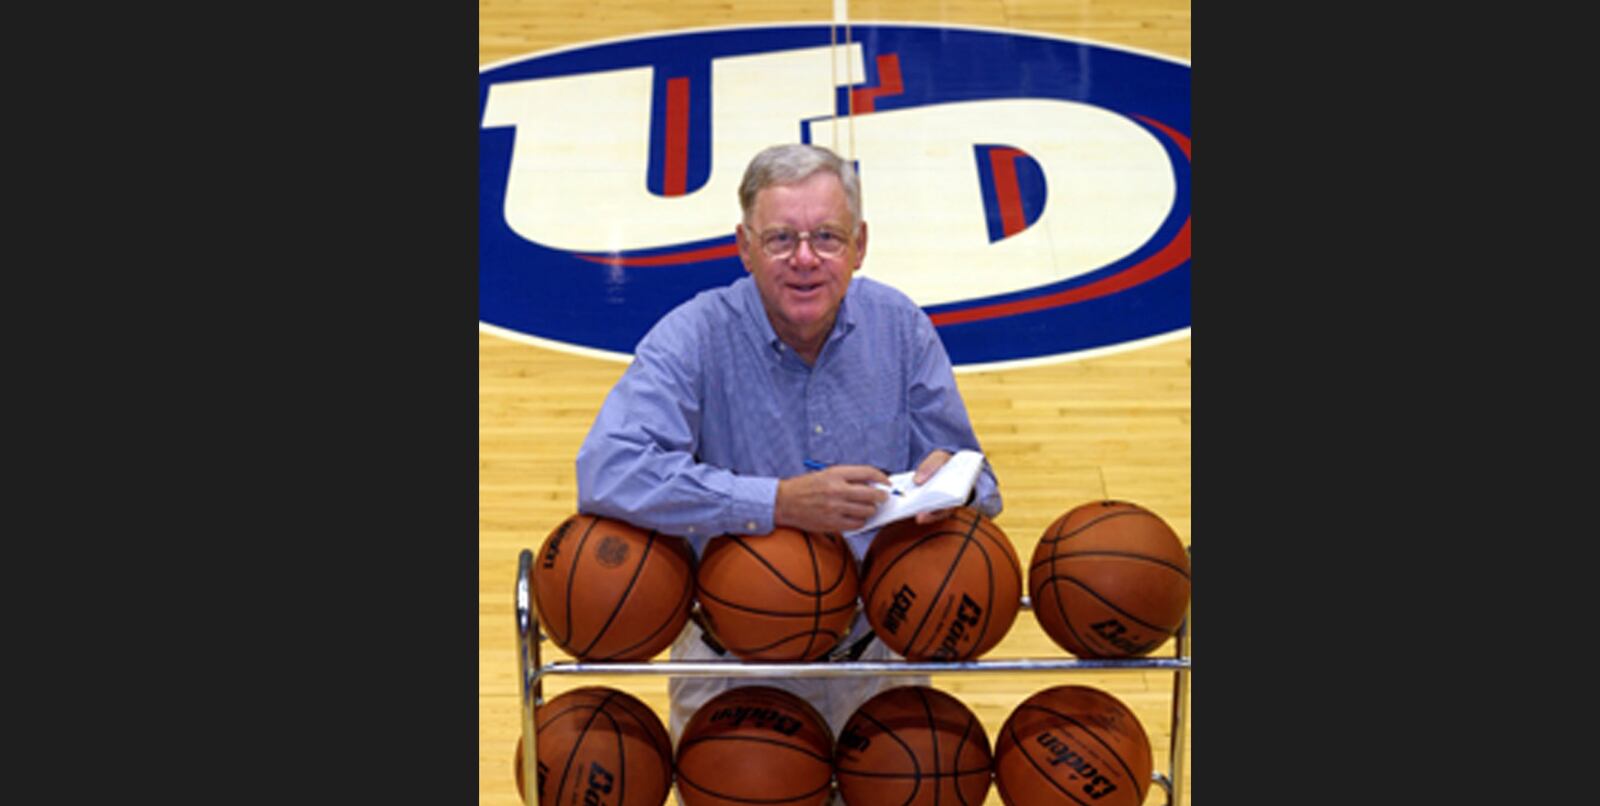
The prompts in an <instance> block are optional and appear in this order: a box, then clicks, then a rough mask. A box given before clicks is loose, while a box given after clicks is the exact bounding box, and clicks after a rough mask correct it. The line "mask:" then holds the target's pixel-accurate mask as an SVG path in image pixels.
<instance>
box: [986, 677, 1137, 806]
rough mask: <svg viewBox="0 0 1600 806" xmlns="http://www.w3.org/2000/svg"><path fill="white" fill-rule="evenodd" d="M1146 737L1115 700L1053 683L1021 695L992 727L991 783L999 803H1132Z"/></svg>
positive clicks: (1032, 805)
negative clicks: (995, 730) (995, 732)
mask: <svg viewBox="0 0 1600 806" xmlns="http://www.w3.org/2000/svg"><path fill="white" fill-rule="evenodd" d="M1153 766H1154V762H1153V760H1152V758H1151V755H1150V738H1149V737H1148V736H1147V735H1145V732H1144V726H1143V725H1140V724H1139V720H1138V719H1137V718H1136V717H1135V716H1134V715H1133V712H1132V711H1130V710H1128V707H1127V706H1126V705H1123V704H1122V701H1121V700H1118V699H1117V698H1115V697H1113V696H1111V695H1110V694H1107V693H1105V692H1104V691H1101V690H1099V689H1096V688H1090V687H1088V686H1056V687H1054V688H1048V689H1045V690H1044V691H1040V692H1038V693H1036V694H1034V695H1033V696H1031V697H1029V698H1027V699H1026V700H1023V701H1022V704H1020V705H1018V706H1017V707H1016V709H1015V710H1013V711H1012V712H1011V714H1010V716H1008V717H1006V721H1005V723H1004V724H1003V725H1001V726H1000V735H999V736H998V737H996V739H995V746H994V785H995V789H997V790H998V791H999V792H1000V799H1001V800H1003V801H1005V803H1006V806H1036V804H1058V803H1094V804H1096V806H1140V804H1142V803H1144V797H1145V793H1146V792H1147V791H1148V790H1149V788H1150V770H1151V768H1152V767H1153Z"/></svg>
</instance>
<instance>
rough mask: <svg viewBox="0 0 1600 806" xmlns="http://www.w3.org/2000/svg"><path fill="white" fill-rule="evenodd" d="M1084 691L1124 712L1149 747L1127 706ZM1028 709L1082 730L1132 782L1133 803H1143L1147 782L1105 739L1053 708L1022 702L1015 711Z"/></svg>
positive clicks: (1148, 738)
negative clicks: (1134, 798) (1134, 771)
mask: <svg viewBox="0 0 1600 806" xmlns="http://www.w3.org/2000/svg"><path fill="white" fill-rule="evenodd" d="M1086 690H1087V691H1091V692H1093V693H1094V696H1097V697H1099V698H1100V699H1101V700H1103V701H1104V702H1106V703H1107V704H1109V705H1114V706H1118V710H1121V711H1123V712H1125V713H1124V715H1125V716H1127V717H1128V719H1129V720H1130V721H1131V722H1132V724H1133V725H1134V726H1135V727H1136V728H1137V730H1138V731H1139V736H1140V738H1142V739H1143V740H1144V746H1145V747H1149V746H1150V735H1149V734H1147V733H1145V732H1144V726H1143V725H1141V724H1139V719H1138V717H1136V716H1134V715H1133V712H1132V711H1129V710H1128V708H1127V706H1125V705H1122V703H1120V702H1117V701H1116V700H1113V699H1111V698H1110V697H1109V696H1108V695H1105V694H1103V693H1101V692H1099V691H1097V690H1095V689H1086ZM1030 709H1031V710H1034V711H1043V712H1044V713H1047V714H1049V715H1051V716H1055V717H1060V718H1061V719H1065V720H1067V721H1068V722H1071V723H1072V724H1074V725H1076V726H1078V729H1079V730H1082V731H1083V734H1084V735H1085V736H1088V737H1089V738H1091V739H1093V740H1094V741H1095V742H1096V743H1098V744H1099V745H1100V746H1101V747H1102V748H1104V749H1105V751H1106V752H1107V753H1110V754H1111V757H1112V758H1115V759H1116V760H1117V764H1119V765H1121V766H1122V771H1123V773H1124V774H1126V775H1127V776H1128V780H1130V781H1132V782H1133V790H1134V794H1135V795H1137V796H1138V800H1136V801H1134V802H1135V803H1143V802H1144V795H1145V786H1146V785H1147V784H1148V782H1147V781H1140V780H1139V776H1137V775H1134V774H1133V767H1131V766H1129V764H1128V761H1127V759H1124V758H1123V757H1122V754H1121V753H1119V752H1117V749H1116V748H1114V747H1112V746H1111V745H1110V744H1109V743H1108V742H1106V740H1105V739H1102V738H1100V734H1099V733H1097V732H1096V731H1095V729H1094V728H1091V727H1089V726H1088V725H1085V724H1083V723H1082V722H1080V721H1078V719H1077V718H1076V717H1074V716H1072V715H1071V714H1067V713H1063V712H1061V711H1057V710H1055V709H1053V708H1049V707H1046V706H1043V705H1037V704H1035V705H1029V704H1028V703H1027V702H1023V703H1022V705H1020V706H1017V710H1018V711H1025V710H1030ZM1017 746H1018V748H1021V747H1022V744H1021V743H1020V742H1019V743H1018V744H1017ZM1023 755H1024V756H1026V755H1027V754H1026V753H1024V754H1023Z"/></svg>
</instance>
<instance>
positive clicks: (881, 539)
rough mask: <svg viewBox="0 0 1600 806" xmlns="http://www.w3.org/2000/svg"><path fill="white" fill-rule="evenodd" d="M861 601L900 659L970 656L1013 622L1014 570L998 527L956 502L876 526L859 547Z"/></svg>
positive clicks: (1012, 553)
mask: <svg viewBox="0 0 1600 806" xmlns="http://www.w3.org/2000/svg"><path fill="white" fill-rule="evenodd" d="M861 599H862V602H863V604H864V606H865V608H866V614H867V621H868V622H869V623H870V624H871V625H872V629H873V631H874V632H876V633H877V635H878V638H879V639H880V640H882V641H883V642H884V644H886V645H887V646H888V647H889V648H890V649H893V650H894V651H895V652H898V653H900V654H901V655H903V656H905V658H906V659H907V660H912V661H929V660H932V661H963V660H973V659H975V658H977V657H979V656H980V655H982V654H983V653H985V652H988V651H989V650H991V649H993V648H994V647H995V645H996V644H998V643H1000V639H1001V638H1004V637H1005V634H1006V632H1007V631H1008V630H1010V629H1011V625H1012V623H1013V622H1014V621H1016V618H1017V610H1018V608H1019V607H1020V606H1021V599H1022V571H1021V567H1020V563H1019V562H1018V560H1017V552H1016V549H1014V548H1013V547H1012V545H1011V540H1010V538H1008V537H1006V534H1005V532H1003V531H1001V530H1000V527H998V526H996V525H995V523H994V521H992V520H990V519H989V517H988V516H987V515H984V514H983V513H981V512H979V511H978V510H976V509H973V508H971V507H961V508H959V509H957V510H956V511H955V513H954V514H952V515H951V516H950V517H949V518H946V519H944V520H942V521H936V522H934V523H927V524H919V523H917V522H916V521H915V520H913V519H907V520H901V521H895V522H894V523H891V524H889V525H888V526H885V527H883V529H882V530H881V531H879V532H878V535H877V537H875V538H873V540H872V545H871V546H870V547H869V548H868V549H867V554H866V557H865V562H864V570H863V571H862V575H861Z"/></svg>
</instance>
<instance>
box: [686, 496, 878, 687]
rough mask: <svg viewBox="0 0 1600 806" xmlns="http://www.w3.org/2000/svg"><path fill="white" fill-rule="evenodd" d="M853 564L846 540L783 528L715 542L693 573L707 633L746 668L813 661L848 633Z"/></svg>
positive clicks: (709, 544)
mask: <svg viewBox="0 0 1600 806" xmlns="http://www.w3.org/2000/svg"><path fill="white" fill-rule="evenodd" d="M856 587H857V577H856V562H855V556H854V555H852V554H851V553H850V547H849V546H848V545H846V544H845V542H844V538H842V537H840V536H839V535H835V534H822V533H814V532H802V531H799V530H797V529H790V528H788V527H783V526H780V527H778V528H776V529H774V530H773V531H772V532H770V533H769V534H765V535H755V536H751V535H718V536H716V537H713V538H711V539H710V540H709V541H707V542H706V547H705V551H703V552H701V555H700V567H699V569H698V570H697V571H696V573H695V590H696V597H697V598H698V599H699V602H700V612H701V613H702V614H703V615H704V616H705V618H706V629H707V630H708V631H709V632H710V633H711V635H712V637H713V638H714V639H716V641H717V642H718V643H720V644H721V645H722V646H723V647H725V648H726V649H727V650H728V651H729V652H731V653H733V654H734V655H736V656H738V657H739V658H740V659H743V660H748V661H811V660H817V659H819V658H821V657H823V656H825V655H827V654H828V652H829V650H832V649H833V648H834V647H835V646H837V645H838V643H839V642H840V641H841V640H842V639H843V638H844V637H845V636H846V635H848V634H849V632H850V625H851V623H852V622H853V621H854V620H855V613H856Z"/></svg>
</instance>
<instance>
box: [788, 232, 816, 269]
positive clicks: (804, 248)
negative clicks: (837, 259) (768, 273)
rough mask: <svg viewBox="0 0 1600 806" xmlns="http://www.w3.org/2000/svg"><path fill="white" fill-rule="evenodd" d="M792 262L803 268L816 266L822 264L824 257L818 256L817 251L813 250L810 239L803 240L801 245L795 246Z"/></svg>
mask: <svg viewBox="0 0 1600 806" xmlns="http://www.w3.org/2000/svg"><path fill="white" fill-rule="evenodd" d="M792 262H794V263H798V264H800V265H803V266H814V265H816V264H818V263H821V262H822V257H821V256H820V255H818V254H817V250H815V249H812V248H811V239H810V238H801V239H800V243H798V244H795V247H794V256H793V258H792Z"/></svg>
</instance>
